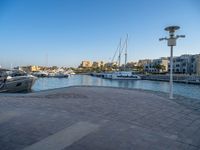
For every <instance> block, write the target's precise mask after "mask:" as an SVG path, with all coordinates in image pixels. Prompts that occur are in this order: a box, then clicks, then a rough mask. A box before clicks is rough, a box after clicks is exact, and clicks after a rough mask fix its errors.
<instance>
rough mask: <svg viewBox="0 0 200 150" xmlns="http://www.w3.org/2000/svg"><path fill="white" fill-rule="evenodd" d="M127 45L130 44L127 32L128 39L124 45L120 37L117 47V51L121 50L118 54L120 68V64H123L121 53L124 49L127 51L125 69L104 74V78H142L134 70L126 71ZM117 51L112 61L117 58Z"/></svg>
mask: <svg viewBox="0 0 200 150" xmlns="http://www.w3.org/2000/svg"><path fill="white" fill-rule="evenodd" d="M127 46H128V34H127V37H126V40H125V41H124V44H123V46H122V45H121V39H120V43H119V46H118V48H117V51H118V52H119V56H118V67H119V70H120V65H121V55H122V53H123V50H124V51H125V63H124V70H123V71H116V72H113V73H108V74H104V76H103V77H104V78H106V79H117V80H139V79H141V77H140V76H139V75H136V74H135V73H134V72H132V71H126V65H127ZM117 51H116V52H115V54H114V57H113V59H112V61H114V58H115V55H116V53H117Z"/></svg>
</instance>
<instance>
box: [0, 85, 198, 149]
mask: <svg viewBox="0 0 200 150" xmlns="http://www.w3.org/2000/svg"><path fill="white" fill-rule="evenodd" d="M0 149H1V150H20V149H23V150H199V149H200V101H199V100H192V99H186V98H183V97H177V98H176V99H174V100H169V99H168V95H166V94H162V93H155V92H148V91H141V90H128V89H118V88H105V87H70V88H63V89H57V90H51V91H44V92H38V93H30V94H18V95H17V94H3V95H0Z"/></svg>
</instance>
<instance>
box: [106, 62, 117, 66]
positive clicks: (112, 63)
mask: <svg viewBox="0 0 200 150" xmlns="http://www.w3.org/2000/svg"><path fill="white" fill-rule="evenodd" d="M117 65H118V64H117V62H108V63H106V64H105V67H113V66H117Z"/></svg>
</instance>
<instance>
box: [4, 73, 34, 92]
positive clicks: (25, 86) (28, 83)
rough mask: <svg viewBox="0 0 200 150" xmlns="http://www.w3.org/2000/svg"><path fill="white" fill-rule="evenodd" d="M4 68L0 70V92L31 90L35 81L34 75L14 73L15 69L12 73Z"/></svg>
mask: <svg viewBox="0 0 200 150" xmlns="http://www.w3.org/2000/svg"><path fill="white" fill-rule="evenodd" d="M11 72H12V71H9V72H8V73H6V72H5V70H4V71H3V72H2V71H1V70H0V74H1V76H0V92H25V91H31V88H32V86H33V84H34V83H35V81H36V79H37V78H36V77H35V76H32V75H27V74H24V73H23V74H20V73H18V74H16V72H17V71H13V73H14V74H12V73H11Z"/></svg>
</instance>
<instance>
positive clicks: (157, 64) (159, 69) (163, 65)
mask: <svg viewBox="0 0 200 150" xmlns="http://www.w3.org/2000/svg"><path fill="white" fill-rule="evenodd" d="M168 64H169V60H168V58H166V57H162V58H160V59H153V60H151V61H150V63H149V61H148V63H147V64H144V71H145V72H149V73H164V72H168Z"/></svg>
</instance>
